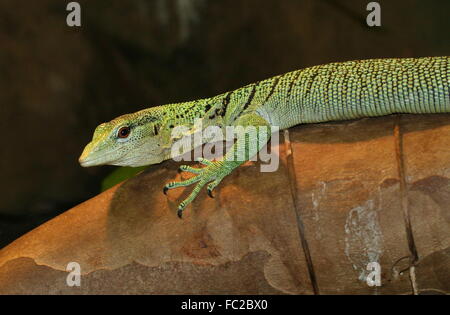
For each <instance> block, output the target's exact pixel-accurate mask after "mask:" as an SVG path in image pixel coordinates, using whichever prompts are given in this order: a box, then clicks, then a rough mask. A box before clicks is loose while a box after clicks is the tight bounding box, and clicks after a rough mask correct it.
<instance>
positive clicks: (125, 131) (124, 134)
mask: <svg viewBox="0 0 450 315" xmlns="http://www.w3.org/2000/svg"><path fill="white" fill-rule="evenodd" d="M129 135H130V127H122V128H120V129H119V131H117V137H119V138H122V139H125V138H128V136H129Z"/></svg>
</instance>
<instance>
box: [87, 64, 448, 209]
mask: <svg viewBox="0 0 450 315" xmlns="http://www.w3.org/2000/svg"><path fill="white" fill-rule="evenodd" d="M449 112H450V57H448V56H444V57H426V58H392V59H370V60H357V61H348V62H340V63H330V64H325V65H320V66H314V67H310V68H306V69H302V70H298V71H293V72H289V73H286V74H283V75H278V76H275V77H273V78H270V79H267V80H263V81H260V82H257V83H252V84H249V85H246V86H244V87H242V88H239V89H237V90H234V91H231V92H227V93H223V94H221V95H218V96H214V97H211V98H205V99H200V100H196V101H190V102H184V103H177V104H168V105H162V106H157V107H151V108H148V109H144V110H141V111H139V112H136V113H132V114H127V115H123V116H120V117H118V118H116V119H114V120H112V121H110V122H107V123H103V124H101V125H99V126H98V127H97V128H96V130H95V132H94V135H93V139H92V141H91V142H90V143H89V144H88V145H87V146H86V148H85V149H84V151H83V153H82V155H81V157H80V159H79V162H80V164H81V165H82V166H84V167H88V166H95V165H105V164H109V165H119V166H133V167H135V166H143V165H149V164H155V163H160V162H162V161H164V160H167V159H169V158H170V157H171V148H172V145H173V144H174V141H175V139H174V138H173V137H172V136H171V134H172V131H173V129H174V128H175V127H176V126H181V125H183V126H187V127H188V128H190V130H191V134H193V133H195V132H197V131H198V130H195V124H194V122H195V121H196V120H197V121H198V120H199V119H200V120H201V122H202V126H203V127H204V128H206V127H207V126H218V127H219V128H221V129H224V128H225V127H226V126H243V127H246V126H253V127H255V128H256V129H257V130H263V129H264V130H270V129H268V127H271V126H277V127H279V128H280V129H284V128H289V127H292V126H295V125H298V124H305V123H319V122H326V121H338V120H348V119H356V118H362V117H375V116H383V115H389V114H395V113H411V114H425V113H449ZM264 132H265V131H263V133H264ZM258 135H259V133H258ZM269 136H270V134H269V135H268V136H267V137H265V138H266V139H265V140H263V141H260V140H259V141H258V139H252V137H251V135H249V134H246V135H244V136H241V137H237V139H236V142H235V143H234V145H233V146H232V147H231V148H230V150H228V152H227V153H226V154H225V156H224V158H223V159H218V160H214V161H209V160H206V159H200V160H199V161H200V163H201V164H203V165H204V167H203V168H193V167H189V166H185V165H183V166H181V167H180V170H182V171H187V172H191V173H193V174H195V175H196V176H194V177H191V178H190V179H187V180H184V181H181V182H171V183H168V184H166V185H165V186H164V193H166V192H167V190H168V189H172V188H176V187H182V186H188V185H191V184H195V183H196V185H195V187H194V188H193V190H192V192H191V194H190V195H189V196H188V197H187V199H185V200H184V201H183V202H181V203H180V205H179V207H178V215H179V216H180V217H181V215H182V212H183V210H184V208H185V207H186V206H187V205H188V204H189V203H190V202H192V201H193V200H194V199H195V198H196V196H197V195H198V193H199V192H200V190H201V189H202V187H204V186H205V185H207V191H208V194H209V195H210V196H212V193H211V192H212V190H213V189H214V187H216V186H217V185H218V184H219V183H220V182H221V181H222V179H223V178H224V177H225V176H227V175H228V174H230V173H231V172H232V171H233V170H234V169H235V168H237V167H238V166H239V165H241V164H242V163H244V162H245V161H246V160H248V159H250V158H251V157H253V156H254V155H255V154H257V153H258V151H259V150H260V149H261V148H262V146H263V145H264V144H265V143H266V142H267V140H268V139H269ZM206 140H207V139H205V142H206ZM254 143H257V145H250V144H254ZM239 147H244V148H245V150H246V151H245V156H244V157H243V158H240V159H237V158H233V157H236V156H237V151H238V148H239Z"/></svg>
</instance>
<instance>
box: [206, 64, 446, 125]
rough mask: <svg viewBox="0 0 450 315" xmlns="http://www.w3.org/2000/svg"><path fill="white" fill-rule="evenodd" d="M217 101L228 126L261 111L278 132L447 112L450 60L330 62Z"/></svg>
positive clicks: (274, 79)
mask: <svg viewBox="0 0 450 315" xmlns="http://www.w3.org/2000/svg"><path fill="white" fill-rule="evenodd" d="M225 98H227V99H228V102H225ZM218 99H220V100H222V101H223V103H224V104H226V105H227V106H226V107H227V110H228V111H227V112H226V113H225V116H226V121H227V122H228V124H230V123H231V122H233V121H234V120H235V119H236V118H237V117H239V116H240V115H242V113H243V112H244V111H252V110H257V109H258V108H262V109H264V112H265V113H266V114H267V116H268V117H269V119H270V121H271V123H272V124H277V125H278V126H280V127H282V128H289V127H291V126H294V125H297V124H301V123H316V122H324V121H333V120H347V119H355V118H361V117H375V116H383V115H388V114H393V113H413V114H422V113H445V112H450V57H426V58H397V59H394V58H393V59H369V60H358V61H348V62H341V63H330V64H326V65H320V66H314V67H310V68H306V69H303V70H298V71H293V72H289V73H286V74H284V75H279V76H276V77H273V78H270V79H267V80H264V81H260V82H257V83H253V84H249V85H247V86H245V87H243V88H240V89H237V90H235V91H232V92H228V93H225V94H222V95H220V96H217V97H215V98H212V99H211V100H213V101H214V102H217V100H218ZM227 103H229V104H227Z"/></svg>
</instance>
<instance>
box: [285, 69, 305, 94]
mask: <svg viewBox="0 0 450 315" xmlns="http://www.w3.org/2000/svg"><path fill="white" fill-rule="evenodd" d="M300 73H301V71H297V73H296V74H295V76H294V78H293V79H292V81H291V83H290V84H289V89H288V91H287V94H286V96H287V97H288V100H289V97H290V96H291V92H292V88H293V87H294V84H295V82H297V80H298V77H299V76H300Z"/></svg>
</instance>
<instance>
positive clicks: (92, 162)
mask: <svg viewBox="0 0 450 315" xmlns="http://www.w3.org/2000/svg"><path fill="white" fill-rule="evenodd" d="M78 162H79V163H80V165H81V166H82V167H90V166H96V165H100V164H102V162H101V159H100V158H97V159H89V158H88V157H83V156H80V158H79V159H78Z"/></svg>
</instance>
